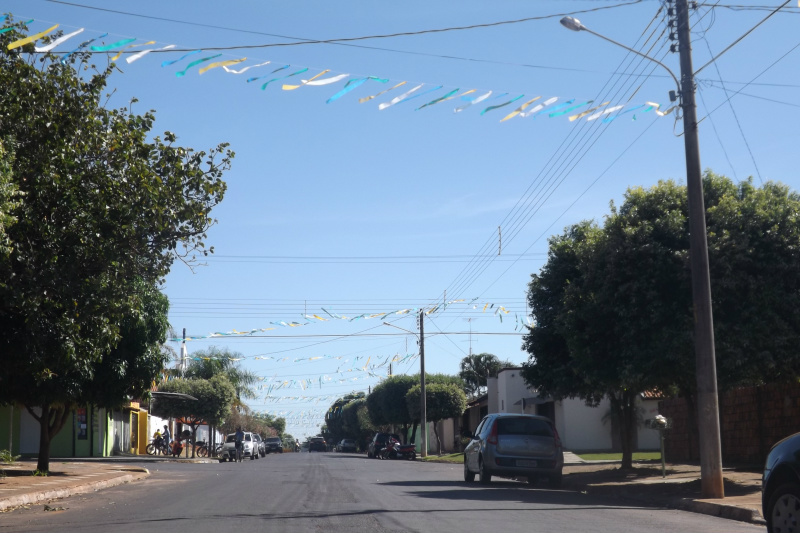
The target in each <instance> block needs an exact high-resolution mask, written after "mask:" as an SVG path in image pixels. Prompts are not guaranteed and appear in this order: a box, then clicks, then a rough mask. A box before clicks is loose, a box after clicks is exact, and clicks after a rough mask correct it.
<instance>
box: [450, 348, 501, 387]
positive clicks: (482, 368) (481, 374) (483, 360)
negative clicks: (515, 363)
mask: <svg viewBox="0 0 800 533" xmlns="http://www.w3.org/2000/svg"><path fill="white" fill-rule="evenodd" d="M510 365H511V363H510V362H508V361H501V360H500V359H499V358H498V357H497V356H496V355H493V354H490V353H477V354H470V355H468V356H466V357H465V358H464V359H462V360H461V371H460V372H459V373H458V375H459V377H460V378H461V379H463V380H464V383H465V384H466V387H465V388H466V392H467V394H469V395H470V396H473V397H474V396H478V395H479V394H481V392H483V390H484V389H485V388H486V379H487V378H489V377H494V376H496V375H497V373H498V372H499V371H500V370H501V369H503V368H505V367H506V366H510Z"/></svg>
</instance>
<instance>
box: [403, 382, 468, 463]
mask: <svg viewBox="0 0 800 533" xmlns="http://www.w3.org/2000/svg"><path fill="white" fill-rule="evenodd" d="M421 401H422V387H421V386H420V385H414V386H413V387H412V388H411V389H410V390H409V391H408V393H406V408H407V409H408V412H409V414H410V415H413V414H418V413H419V412H420V410H421V406H420V403H421ZM466 408H467V395H466V394H464V391H463V390H462V389H461V388H460V387H459V386H458V385H455V384H453V383H431V384H430V385H428V384H426V385H425V416H426V418H427V419H428V422H434V426H433V432H434V434H435V435H436V443H437V444H438V451H439V454H440V455H441V453H442V441H441V439H440V438H439V431H438V430H437V428H436V424H435V422H438V421H440V420H446V419H448V418H457V417H459V416H461V415H462V414H463V413H464V410H465V409H466Z"/></svg>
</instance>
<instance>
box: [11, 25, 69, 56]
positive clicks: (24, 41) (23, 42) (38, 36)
mask: <svg viewBox="0 0 800 533" xmlns="http://www.w3.org/2000/svg"><path fill="white" fill-rule="evenodd" d="M56 28H58V24H56V25H55V26H53V27H52V28H48V29H46V30H44V31H42V32H39V33H34V34H33V35H29V36H28V37H23V38H22V39H18V40H16V41H13V42H11V43H9V44H8V49H9V50H13V49H15V48H19V47H20V46H25V45H26V44H30V43H32V42H33V41H37V40H39V39H41V38H42V37H44V36H45V35H47V34H48V33H50V32H51V31H53V30H54V29H56Z"/></svg>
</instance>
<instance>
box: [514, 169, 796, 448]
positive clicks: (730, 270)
mask: <svg viewBox="0 0 800 533" xmlns="http://www.w3.org/2000/svg"><path fill="white" fill-rule="evenodd" d="M704 188H705V203H706V212H707V224H708V228H709V229H708V242H709V261H710V264H711V289H712V298H713V304H714V330H715V336H716V355H717V370H718V382H719V387H720V390H725V389H729V388H731V387H735V386H739V385H746V384H760V383H764V382H766V381H775V380H792V379H795V378H796V377H797V375H798V370H799V369H800V365H799V364H798V363H800V355H798V354H797V353H796V350H794V349H793V348H792V347H793V346H795V345H796V344H797V341H798V340H800V311H799V310H798V309H799V308H798V303H800V301H798V300H799V299H800V291H798V290H797V289H798V287H800V268H798V267H800V219H798V213H800V197H798V195H797V194H796V193H793V192H790V191H789V189H788V188H787V187H786V186H784V185H780V184H776V183H766V184H764V185H763V186H762V187H760V188H757V187H755V186H753V184H752V183H751V182H750V181H747V182H743V183H739V184H734V183H733V182H731V181H730V180H728V179H727V178H724V177H721V176H717V175H714V174H712V173H710V172H709V173H706V174H705V176H704ZM688 247H689V230H688V209H687V200H686V189H685V187H683V186H680V185H678V184H676V183H674V182H672V181H663V182H659V184H658V185H656V186H654V187H652V188H650V189H644V188H640V187H638V188H631V189H629V190H628V191H627V192H626V194H625V198H624V201H623V204H622V205H621V206H620V207H619V209H617V208H616V207H614V206H613V205H612V211H611V214H610V215H608V216H607V217H606V219H605V223H604V225H603V226H602V227H601V226H599V225H597V224H596V223H594V222H592V221H584V222H581V223H579V224H575V225H573V226H571V227H569V228H567V229H566V230H565V232H564V233H563V234H562V235H558V236H555V237H553V238H551V239H550V251H549V254H548V261H547V263H546V265H545V266H544V267H543V268H542V270H541V272H540V273H539V274H534V275H533V276H532V280H531V283H530V285H529V293H528V301H529V304H530V306H531V309H532V314H533V317H534V321H535V324H534V327H533V328H532V329H531V330H530V331H529V333H528V334H527V335H526V336H525V338H524V344H523V348H524V349H525V350H527V351H528V352H529V353H530V360H529V362H528V363H527V364H526V365H524V370H523V372H522V374H523V376H524V378H525V379H526V381H527V382H528V384H529V385H531V386H533V387H535V388H537V389H538V390H539V392H540V394H542V395H546V396H553V397H556V398H564V397H580V398H583V399H585V400H586V401H587V402H589V403H596V402H598V401H599V400H600V399H601V398H602V397H604V396H608V397H610V398H611V400H612V407H615V408H617V409H620V410H621V413H620V414H621V415H622V416H623V424H621V431H623V435H622V437H623V452H625V451H626V450H628V448H627V447H626V446H627V445H629V444H630V442H631V440H630V439H631V438H632V435H633V430H634V429H635V420H636V417H635V402H634V400H635V398H634V396H635V394H637V393H639V392H643V391H645V390H651V389H660V390H662V391H668V390H678V391H681V392H682V393H684V394H687V395H691V394H693V391H694V389H695V385H696V383H695V377H694V372H693V369H694V368H695V359H694V349H693V328H692V324H693V319H692V301H691V278H690V274H691V273H690V269H689V255H688ZM624 458H625V459H628V458H629V455H628V454H627V453H626V454H625V455H624Z"/></svg>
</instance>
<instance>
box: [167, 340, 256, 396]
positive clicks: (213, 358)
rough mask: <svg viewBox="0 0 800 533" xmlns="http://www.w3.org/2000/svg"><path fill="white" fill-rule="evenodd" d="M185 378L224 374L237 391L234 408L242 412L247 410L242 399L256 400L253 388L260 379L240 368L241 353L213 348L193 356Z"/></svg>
mask: <svg viewBox="0 0 800 533" xmlns="http://www.w3.org/2000/svg"><path fill="white" fill-rule="evenodd" d="M192 356H193V359H192V360H191V361H190V362H189V366H188V367H187V368H186V372H185V373H184V375H183V377H185V378H188V379H192V378H196V379H211V378H212V377H214V376H215V375H217V374H223V375H224V376H225V377H226V378H228V380H229V381H230V382H231V384H232V385H233V388H234V389H236V401H235V402H234V407H235V408H236V409H238V410H240V411H242V410H245V411H246V410H247V406H246V405H245V404H244V402H243V401H242V399H251V400H252V399H255V398H256V397H257V395H256V391H255V390H254V389H253V386H254V385H255V384H256V383H257V382H258V380H259V378H258V376H257V375H256V374H254V373H253V372H251V371H249V370H244V369H242V368H240V367H239V364H238V360H239V359H241V358H242V354H240V353H239V352H231V351H229V350H228V349H227V348H225V349H219V348H217V347H216V346H211V347H210V348H208V349H206V350H200V351H198V352H194V353H193V354H192Z"/></svg>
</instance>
